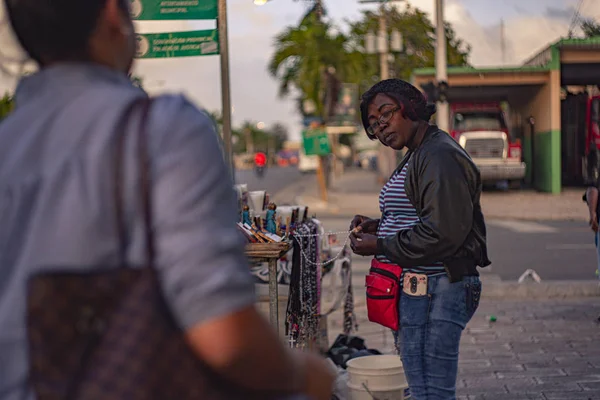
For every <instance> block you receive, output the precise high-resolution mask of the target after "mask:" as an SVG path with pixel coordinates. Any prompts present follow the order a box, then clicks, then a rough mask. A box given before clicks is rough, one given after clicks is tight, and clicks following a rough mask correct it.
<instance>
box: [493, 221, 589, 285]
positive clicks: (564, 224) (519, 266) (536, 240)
mask: <svg viewBox="0 0 600 400" xmlns="http://www.w3.org/2000/svg"><path fill="white" fill-rule="evenodd" d="M488 241H489V253H490V258H491V259H492V262H493V265H492V273H493V274H497V275H500V277H501V278H502V279H503V280H516V279H518V278H519V276H520V275H521V274H522V273H523V272H524V271H525V270H526V269H528V268H533V269H534V270H536V271H537V272H538V274H539V275H540V276H541V278H542V280H561V279H583V280H590V279H595V268H596V252H595V251H596V249H595V247H594V238H593V235H592V233H591V232H590V230H589V228H588V227H587V226H585V224H582V223H580V222H568V221H561V222H556V221H554V222H521V221H488Z"/></svg>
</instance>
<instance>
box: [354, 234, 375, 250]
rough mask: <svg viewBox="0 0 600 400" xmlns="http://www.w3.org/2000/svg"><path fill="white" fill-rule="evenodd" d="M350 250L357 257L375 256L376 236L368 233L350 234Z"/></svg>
mask: <svg viewBox="0 0 600 400" xmlns="http://www.w3.org/2000/svg"><path fill="white" fill-rule="evenodd" d="M350 248H351V249H352V251H353V252H354V254H358V255H359V256H375V255H377V254H378V251H377V236H375V235H371V234H368V233H362V232H357V233H352V234H350Z"/></svg>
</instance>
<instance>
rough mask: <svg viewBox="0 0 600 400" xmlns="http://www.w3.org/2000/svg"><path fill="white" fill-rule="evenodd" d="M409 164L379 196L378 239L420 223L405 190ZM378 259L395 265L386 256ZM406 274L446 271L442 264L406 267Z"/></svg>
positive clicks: (442, 272)
mask: <svg viewBox="0 0 600 400" xmlns="http://www.w3.org/2000/svg"><path fill="white" fill-rule="evenodd" d="M409 162H410V160H409ZM409 162H407V163H406V164H405V165H404V167H403V168H402V170H401V171H400V172H398V171H396V172H395V173H394V175H393V176H392V177H391V178H390V180H389V181H388V182H387V183H386V184H385V186H384V187H383V189H382V190H381V193H380V194H379V210H380V211H381V221H380V222H379V228H378V230H377V236H378V237H388V236H393V235H395V234H397V233H398V232H399V231H401V230H405V229H410V228H412V227H413V226H414V225H416V224H417V223H418V222H419V216H418V215H417V210H416V209H415V208H414V207H413V205H412V204H411V203H410V200H409V199H408V197H407V196H406V192H405V190H404V182H405V180H406V171H407V170H408V165H409ZM376 258H377V260H379V261H381V262H384V263H390V264H393V263H392V262H391V261H390V260H388V259H387V257H386V256H384V255H380V256H377V257H376ZM404 272H413V273H419V274H427V275H441V274H444V273H445V270H444V264H443V263H441V262H440V263H434V264H431V265H423V266H419V267H406V268H404V270H403V273H404Z"/></svg>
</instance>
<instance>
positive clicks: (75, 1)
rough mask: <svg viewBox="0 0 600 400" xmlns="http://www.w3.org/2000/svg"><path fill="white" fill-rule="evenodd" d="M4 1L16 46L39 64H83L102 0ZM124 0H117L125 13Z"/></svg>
mask: <svg viewBox="0 0 600 400" xmlns="http://www.w3.org/2000/svg"><path fill="white" fill-rule="evenodd" d="M0 1H6V8H7V11H8V15H9V19H10V23H11V25H12V27H13V29H14V31H15V35H16V36H17V38H18V39H19V42H20V43H21V45H22V46H23V48H24V49H25V51H27V53H28V54H29V56H30V57H31V58H32V59H34V60H35V61H37V62H38V63H39V64H45V63H49V62H56V61H87V60H88V59H89V52H88V43H89V39H90V37H91V35H92V33H93V31H94V29H95V28H96V25H97V23H98V18H99V17H100V14H101V13H102V10H103V9H104V7H105V5H106V0H0ZM127 1H128V0H119V3H120V5H121V7H122V8H123V10H124V11H126V12H128V9H129V6H128V4H127Z"/></svg>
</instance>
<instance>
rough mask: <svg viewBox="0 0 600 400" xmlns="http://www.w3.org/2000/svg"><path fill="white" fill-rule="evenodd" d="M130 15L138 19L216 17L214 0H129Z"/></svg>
mask: <svg viewBox="0 0 600 400" xmlns="http://www.w3.org/2000/svg"><path fill="white" fill-rule="evenodd" d="M130 2H131V16H132V17H133V19H136V20H139V21H161V20H162V21H172V20H193V19H217V14H218V10H217V1H216V0H153V1H152V0H130Z"/></svg>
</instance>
